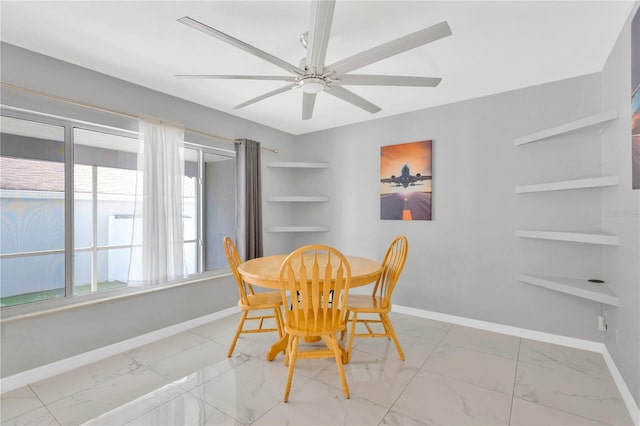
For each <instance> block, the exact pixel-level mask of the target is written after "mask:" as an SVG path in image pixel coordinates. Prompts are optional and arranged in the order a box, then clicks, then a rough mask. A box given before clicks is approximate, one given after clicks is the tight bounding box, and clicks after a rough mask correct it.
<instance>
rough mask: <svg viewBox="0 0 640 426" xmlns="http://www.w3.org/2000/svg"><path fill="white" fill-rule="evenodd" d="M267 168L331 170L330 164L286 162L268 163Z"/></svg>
mask: <svg viewBox="0 0 640 426" xmlns="http://www.w3.org/2000/svg"><path fill="white" fill-rule="evenodd" d="M267 167H278V168H292V169H327V168H329V163H309V162H300V161H284V162H274V163H267Z"/></svg>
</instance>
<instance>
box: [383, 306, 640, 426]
mask: <svg viewBox="0 0 640 426" xmlns="http://www.w3.org/2000/svg"><path fill="white" fill-rule="evenodd" d="M392 310H393V312H397V313H399V314H406V315H412V316H415V317H420V318H427V319H431V320H434V321H442V322H447V323H450V324H456V325H462V326H465V327H472V328H478V329H481V330H487V331H493V332H496V333H502V334H508V335H510V336H516V337H522V338H526V339H531V340H537V341H540V342H545V343H553V344H556V345H562V346H568V347H571V348H576V349H582V350H587V351H591V352H598V353H600V354H602V356H603V357H604V361H605V363H606V364H607V367H608V368H609V371H610V372H611V376H612V377H613V380H614V381H615V383H616V386H617V387H618V391H619V392H620V396H622V400H623V401H624V403H625V405H626V407H627V410H628V411H629V415H630V416H631V419H632V420H633V424H635V425H640V409H639V408H638V405H637V404H636V401H635V400H634V399H633V395H632V394H631V391H630V390H629V387H628V386H627V384H626V383H625V381H624V379H623V378H622V375H621V374H620V371H618V367H617V366H616V364H615V362H614V361H613V358H611V354H610V353H609V351H608V350H607V347H606V345H605V344H604V343H600V342H594V341H591V340H584V339H576V338H573V337H567V336H560V335H557V334H551V333H543V332H541V331H535V330H529V329H526V328H519V327H511V326H508V325H503V324H496V323H493V322H487V321H480V320H475V319H471V318H465V317H459V316H455V315H449V314H442V313H440V312H433V311H426V310H423V309H416V308H410V307H407V306H398V305H393V308H392Z"/></svg>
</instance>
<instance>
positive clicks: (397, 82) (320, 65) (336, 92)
mask: <svg viewBox="0 0 640 426" xmlns="http://www.w3.org/2000/svg"><path fill="white" fill-rule="evenodd" d="M334 8H335V0H314V1H312V3H311V20H310V25H309V31H308V32H306V33H304V34H303V35H302V36H301V37H300V41H301V42H302V44H303V45H304V46H305V47H306V49H307V54H306V57H305V58H303V59H302V61H301V62H300V65H299V66H295V65H292V64H290V63H289V62H286V61H284V60H282V59H280V58H277V57H275V56H273V55H271V54H269V53H267V52H265V51H263V50H260V49H258V48H257V47H254V46H251V45H250V44H247V43H245V42H243V41H241V40H238V39H236V38H234V37H232V36H230V35H228V34H225V33H223V32H222V31H219V30H216V29H215V28H212V27H210V26H208V25H205V24H203V23H202V22H199V21H196V20H195V19H192V18H190V17H188V16H185V17H182V18H180V19H178V22H180V23H182V24H185V25H187V26H189V27H191V28H194V29H196V30H198V31H202V32H203V33H205V34H208V35H210V36H213V37H215V38H217V39H219V40H222V41H224V42H226V43H229V44H231V45H233V46H235V47H237V48H240V49H242V50H244V51H246V52H249V53H251V54H253V55H255V56H257V57H259V58H262V59H264V60H266V61H267V62H271V63H272V64H274V65H277V66H278V67H280V68H282V69H284V70H286V71H288V72H289V73H291V74H292V75H290V76H270V75H206V74H199V75H186V74H181V75H176V77H180V78H206V79H237V80H276V81H286V82H287V83H288V84H287V85H286V86H283V87H281V88H279V89H276V90H273V91H271V92H268V93H265V94H264V95H261V96H258V97H256V98H253V99H250V100H248V101H246V102H243V103H241V104H239V105H236V106H235V107H234V109H238V108H242V107H245V106H247V105H251V104H253V103H256V102H258V101H261V100H263V99H267V98H270V97H272V96H275V95H277V94H280V93H283V92H286V91H288V90H291V89H296V88H300V89H302V91H303V92H304V93H303V97H302V119H303V120H308V119H310V118H311V116H312V115H313V107H314V105H315V101H316V95H317V94H318V93H319V92H325V93H327V94H329V95H332V96H335V97H337V98H339V99H342V100H343V101H346V102H349V103H350V104H353V105H355V106H357V107H359V108H362V109H364V110H365V111H368V112H370V113H372V114H374V113H376V112H378V111H380V107H378V106H376V105H374V104H373V103H371V102H369V101H367V100H366V99H364V98H362V97H360V96H358V95H357V94H355V93H353V92H352V91H350V90H347V89H345V88H344V86H350V85H351V86H413V87H435V86H437V85H438V84H439V83H440V80H441V79H440V78H433V77H409V76H396V75H368V74H348V73H349V72H350V71H353V70H356V69H358V68H362V67H364V66H366V65H369V64H372V63H374V62H378V61H380V60H382V59H385V58H388V57H391V56H394V55H397V54H399V53H402V52H406V51H408V50H411V49H414V48H416V47H418V46H422V45H424V44H427V43H430V42H432V41H435V40H439V39H441V38H443V37H446V36H449V35H451V29H450V28H449V24H447V22H446V21H444V22H440V23H439V24H435V25H432V26H430V27H427V28H424V29H422V30H419V31H416V32H414V33H411V34H408V35H406V36H403V37H400V38H397V39H395V40H392V41H389V42H387V43H384V44H381V45H379V46H376V47H373V48H371V49H368V50H365V51H363V52H360V53H358V54H355V55H353V56H350V57H348V58H345V59H342V60H340V61H338V62H335V63H333V64H329V65H325V57H326V54H327V45H328V42H329V33H330V32H331V22H332V20H333V11H334Z"/></svg>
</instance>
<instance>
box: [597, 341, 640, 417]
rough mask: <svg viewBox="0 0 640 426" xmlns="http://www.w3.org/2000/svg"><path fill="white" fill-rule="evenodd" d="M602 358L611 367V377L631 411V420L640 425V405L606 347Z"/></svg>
mask: <svg viewBox="0 0 640 426" xmlns="http://www.w3.org/2000/svg"><path fill="white" fill-rule="evenodd" d="M602 356H603V357H604V362H606V363H607V367H609V371H610V372H611V376H613V380H614V381H615V382H616V386H617V387H618V391H619V392H620V395H621V396H622V399H623V400H624V403H625V405H626V406H627V410H629V415H630V416H631V420H633V424H634V425H640V408H638V404H636V401H635V399H633V395H632V394H631V391H630V390H629V388H628V387H627V384H626V383H625V382H624V379H623V378H622V374H620V371H619V370H618V366H617V365H616V363H615V362H614V361H613V358H612V357H611V354H610V353H609V350H608V349H607V347H606V346H605V348H604V351H603V352H602Z"/></svg>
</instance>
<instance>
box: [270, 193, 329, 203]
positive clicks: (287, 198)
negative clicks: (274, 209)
mask: <svg viewBox="0 0 640 426" xmlns="http://www.w3.org/2000/svg"><path fill="white" fill-rule="evenodd" d="M267 201H270V202H273V203H326V202H327V201H329V197H325V196H323V195H277V196H274V197H269V198H267Z"/></svg>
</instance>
